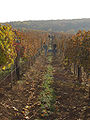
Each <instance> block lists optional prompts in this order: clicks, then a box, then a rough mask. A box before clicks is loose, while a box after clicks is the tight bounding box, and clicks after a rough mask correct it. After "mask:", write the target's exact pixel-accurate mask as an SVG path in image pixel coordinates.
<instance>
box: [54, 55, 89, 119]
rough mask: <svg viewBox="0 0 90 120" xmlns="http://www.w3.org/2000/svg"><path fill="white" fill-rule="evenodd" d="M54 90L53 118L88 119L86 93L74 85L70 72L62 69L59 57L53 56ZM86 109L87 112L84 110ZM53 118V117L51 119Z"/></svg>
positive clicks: (83, 89) (82, 88)
mask: <svg viewBox="0 0 90 120" xmlns="http://www.w3.org/2000/svg"><path fill="white" fill-rule="evenodd" d="M52 65H53V67H54V69H55V70H54V73H53V74H54V84H53V87H54V90H55V94H56V103H55V106H56V112H55V113H56V115H55V117H56V118H55V120H89V118H90V116H89V115H90V114H89V110H90V109H89V108H88V105H89V101H88V99H87V98H88V93H87V92H86V91H85V88H84V87H79V86H78V85H76V82H75V81H74V79H72V78H71V77H70V74H66V71H64V70H63V69H62V64H61V63H60V59H59V57H58V59H57V58H53V62H52ZM86 111H87V112H86ZM52 120H53V119H52Z"/></svg>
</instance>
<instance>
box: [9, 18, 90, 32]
mask: <svg viewBox="0 0 90 120" xmlns="http://www.w3.org/2000/svg"><path fill="white" fill-rule="evenodd" d="M9 24H11V25H12V26H13V27H14V28H19V29H22V28H23V29H35V30H46V31H54V32H61V31H62V32H68V33H76V32H77V31H78V30H79V29H81V30H83V29H85V30H90V18H88V19H73V20H41V21H23V22H20V21H19V22H10V23H9Z"/></svg>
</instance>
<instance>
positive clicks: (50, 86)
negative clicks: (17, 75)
mask: <svg viewBox="0 0 90 120" xmlns="http://www.w3.org/2000/svg"><path fill="white" fill-rule="evenodd" d="M1 92H2V95H3V96H0V120H89V108H88V105H89V104H88V100H87V97H88V93H87V91H85V88H84V87H79V86H78V85H77V84H76V82H75V80H74V79H73V78H72V77H71V76H70V74H69V73H66V71H65V70H64V69H63V66H62V64H61V62H60V58H59V57H53V59H52V56H51V57H49V56H47V57H45V56H44V53H42V55H41V56H39V57H38V58H37V60H36V62H35V64H34V65H33V66H32V67H30V69H28V70H27V71H26V73H25V74H24V75H23V77H22V79H21V80H20V81H18V82H17V84H16V85H15V86H13V89H9V90H8V89H7V90H6V91H3V89H2V91H1Z"/></svg>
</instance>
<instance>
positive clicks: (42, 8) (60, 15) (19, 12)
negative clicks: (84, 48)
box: [0, 0, 90, 22]
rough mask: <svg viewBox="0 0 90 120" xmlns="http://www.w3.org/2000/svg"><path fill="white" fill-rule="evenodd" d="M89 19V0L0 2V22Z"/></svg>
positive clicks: (7, 0)
mask: <svg viewBox="0 0 90 120" xmlns="http://www.w3.org/2000/svg"><path fill="white" fill-rule="evenodd" d="M77 18H90V0H0V22H7V21H25V20H50V19H77Z"/></svg>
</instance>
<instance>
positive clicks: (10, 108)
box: [0, 54, 47, 120]
mask: <svg viewBox="0 0 90 120" xmlns="http://www.w3.org/2000/svg"><path fill="white" fill-rule="evenodd" d="M46 64H47V63H46V59H45V57H44V55H43V54H42V55H41V56H39V57H38V58H37V60H36V62H35V64H34V65H33V66H32V67H30V69H28V70H27V71H26V73H25V74H24V75H23V77H22V78H21V80H20V81H18V82H17V83H16V85H15V86H13V88H12V89H7V90H3V89H2V90H0V92H1V93H2V95H3V96H0V120H28V119H30V120H34V119H35V116H37V111H38V108H39V106H40V105H39V102H38V95H39V93H40V91H41V90H42V88H41V84H42V82H43V79H42V78H43V77H42V76H43V75H44V73H45V71H46V66H45V65H46Z"/></svg>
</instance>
